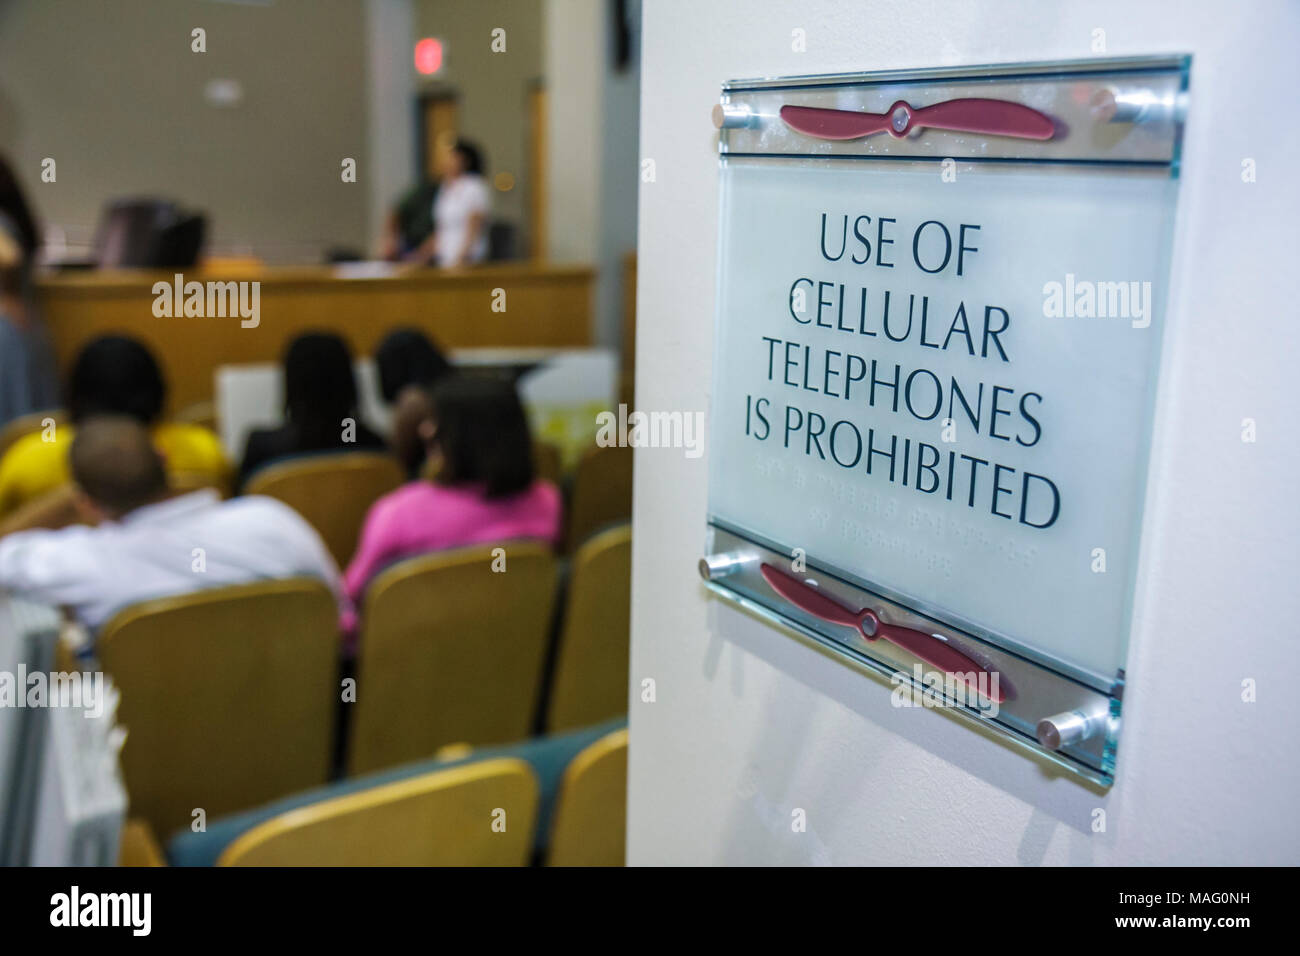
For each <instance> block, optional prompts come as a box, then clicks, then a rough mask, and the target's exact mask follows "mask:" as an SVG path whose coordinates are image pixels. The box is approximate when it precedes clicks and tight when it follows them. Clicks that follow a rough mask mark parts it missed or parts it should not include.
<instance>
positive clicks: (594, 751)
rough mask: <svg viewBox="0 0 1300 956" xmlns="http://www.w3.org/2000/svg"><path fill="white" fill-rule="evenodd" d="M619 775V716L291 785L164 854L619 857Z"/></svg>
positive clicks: (375, 860) (313, 862)
mask: <svg viewBox="0 0 1300 956" xmlns="http://www.w3.org/2000/svg"><path fill="white" fill-rule="evenodd" d="M626 781H627V729H626V726H625V724H624V721H623V720H622V719H621V718H620V719H618V720H614V721H607V722H603V723H601V724H598V725H596V726H593V727H590V728H583V729H581V730H577V731H571V732H569V733H565V734H557V735H553V736H549V737H542V738H538V739H535V740H530V741H525V742H523V743H521V744H517V745H512V746H506V747H494V748H489V749H486V750H482V751H479V752H476V753H473V754H471V755H468V756H465V757H461V758H458V759H455V760H439V759H437V758H434V759H432V760H424V761H420V762H418V763H412V764H407V765H404V766H401V767H398V768H394V769H392V770H389V771H385V772H383V773H378V774H373V775H369V776H366V777H363V778H356V779H350V780H346V781H343V782H340V783H336V784H333V785H331V786H328V787H323V788H318V789H315V790H311V791H307V792H304V793H299V794H294V795H293V796H291V797H288V798H285V799H282V800H278V801H275V802H274V803H271V804H268V805H266V806H262V807H258V808H257V809H255V810H251V811H247V812H244V813H239V814H235V815H232V816H229V817H225V818H223V819H219V820H215V821H211V822H210V823H209V824H208V825H207V826H206V827H205V828H204V829H203V830H201V831H194V830H186V831H183V832H181V833H179V834H177V835H176V836H174V837H173V838H172V839H171V840H170V841H169V843H168V846H167V854H166V855H167V860H168V861H169V862H170V863H172V864H173V865H176V866H212V865H217V866H489V865H497V866H522V865H526V864H528V863H529V862H533V861H537V862H545V863H546V864H548V865H551V866H617V865H621V864H622V862H623V856H624V832H625V816H626V793H627V782H626ZM140 862H144V861H140ZM150 862H155V861H150ZM156 862H161V860H158V861H156Z"/></svg>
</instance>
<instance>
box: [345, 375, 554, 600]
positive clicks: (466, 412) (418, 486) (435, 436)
mask: <svg viewBox="0 0 1300 956" xmlns="http://www.w3.org/2000/svg"><path fill="white" fill-rule="evenodd" d="M424 433H425V439H426V441H427V442H428V446H429V457H430V469H429V470H430V472H431V475H432V477H431V478H430V479H427V480H425V479H421V480H417V481H412V482H410V483H408V484H405V485H403V486H402V487H401V488H398V489H397V490H396V491H394V492H391V493H390V494H387V495H385V496H384V497H382V498H380V499H379V500H378V501H376V502H375V504H374V505H373V506H372V507H371V509H370V513H369V514H367V515H366V522H365V525H364V526H363V527H362V529H361V540H360V543H359V545H358V547H357V553H356V556H355V557H353V559H352V562H351V563H350V564H349V565H348V569H347V571H346V573H345V574H344V576H343V580H344V586H345V588H346V590H347V593H348V595H349V596H350V597H352V598H353V599H354V600H357V599H359V598H360V597H361V595H362V593H363V592H364V591H365V588H366V585H367V584H368V583H369V582H370V579H371V578H373V577H374V576H375V575H376V574H377V573H378V572H379V571H381V570H383V569H384V568H385V567H387V566H388V565H390V564H392V563H393V562H394V561H398V560H400V559H402V558H407V557H411V556H413V555H417V554H423V553H425V552H428V551H438V550H441V549H443V548H455V547H460V546H463V545H469V544H483V543H488V542H495V541H508V540H518V539H521V538H525V539H536V540H543V541H547V542H550V543H551V544H555V543H557V542H558V541H559V537H560V493H559V491H558V490H557V489H556V487H555V486H554V485H552V484H551V483H550V482H547V481H540V480H538V479H537V478H536V477H535V476H534V474H533V450H532V439H531V437H530V436H529V433H528V420H527V418H526V417H525V415H524V409H523V406H522V405H521V404H520V403H519V396H518V395H516V394H515V389H514V387H513V386H512V385H511V384H510V383H509V382H506V381H503V380H500V379H496V378H489V377H486V376H465V375H453V376H451V377H450V378H448V379H446V380H444V381H443V382H442V383H441V384H440V385H439V386H438V387H437V388H436V389H434V392H433V416H432V418H431V419H430V420H429V421H427V422H426V423H425V426H424Z"/></svg>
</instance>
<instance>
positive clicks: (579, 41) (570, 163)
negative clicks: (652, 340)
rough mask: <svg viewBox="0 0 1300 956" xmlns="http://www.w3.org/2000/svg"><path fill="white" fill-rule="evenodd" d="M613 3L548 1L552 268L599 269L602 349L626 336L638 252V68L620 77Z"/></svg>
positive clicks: (597, 304) (597, 309)
mask: <svg viewBox="0 0 1300 956" xmlns="http://www.w3.org/2000/svg"><path fill="white" fill-rule="evenodd" d="M610 13H611V12H610V4H609V3H608V2H607V0H546V5H545V8H544V28H543V34H544V41H543V43H544V60H545V70H546V84H547V90H548V94H549V95H548V102H547V110H548V111H549V113H548V116H547V128H546V152H547V157H546V166H547V213H546V215H547V236H546V254H547V258H549V259H551V260H553V261H555V262H572V263H580V264H583V265H594V266H595V267H596V269H597V276H596V288H595V302H594V306H593V309H594V326H595V327H594V328H593V329H592V332H593V334H594V337H595V342H596V344H598V345H608V346H616V345H618V343H619V336H620V334H621V329H622V305H623V297H622V278H623V276H622V269H623V257H624V256H625V255H626V254H627V253H629V252H632V251H633V250H634V249H635V248H636V241H637V237H636V188H637V154H636V144H637V119H638V101H639V92H640V91H639V85H638V82H639V72H638V71H639V64H638V62H637V59H638V58H637V57H636V55H635V54H634V56H633V60H632V64H631V65H630V66H629V68H628V69H627V70H626V71H624V72H622V73H618V72H615V70H614V66H613V63H612V55H611V48H612V33H611V30H612V25H611V15H610Z"/></svg>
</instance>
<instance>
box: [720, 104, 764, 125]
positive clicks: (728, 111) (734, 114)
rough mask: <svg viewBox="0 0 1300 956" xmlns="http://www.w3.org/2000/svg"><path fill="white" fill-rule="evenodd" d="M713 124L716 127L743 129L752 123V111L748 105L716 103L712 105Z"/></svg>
mask: <svg viewBox="0 0 1300 956" xmlns="http://www.w3.org/2000/svg"><path fill="white" fill-rule="evenodd" d="M713 125H714V126H715V127H717V128H718V129H744V128H745V127H746V126H752V125H754V112H753V110H751V109H750V108H749V107H748V106H733V105H732V104H730V103H717V104H715V105H714V107H713Z"/></svg>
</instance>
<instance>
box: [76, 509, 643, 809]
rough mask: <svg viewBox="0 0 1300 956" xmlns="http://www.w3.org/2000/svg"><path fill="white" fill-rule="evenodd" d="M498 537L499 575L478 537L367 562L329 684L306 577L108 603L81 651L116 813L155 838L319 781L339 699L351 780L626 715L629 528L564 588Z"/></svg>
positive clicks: (323, 628) (540, 555) (544, 562)
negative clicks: (113, 762)
mask: <svg viewBox="0 0 1300 956" xmlns="http://www.w3.org/2000/svg"><path fill="white" fill-rule="evenodd" d="M500 547H504V548H505V552H506V565H505V569H504V571H502V572H500V573H496V572H493V571H492V570H490V569H491V567H492V564H493V561H494V558H495V556H494V555H493V547H491V546H481V547H472V548H465V549H456V550H453V551H445V552H436V553H433V554H429V555H425V556H422V557H417V558H412V559H410V560H407V561H403V562H400V563H399V564H396V565H394V566H393V567H391V568H388V569H387V570H385V571H384V572H383V573H382V574H380V575H379V576H378V577H377V578H376V579H375V581H374V582H373V583H372V585H371V587H370V588H369V590H368V592H367V595H366V598H365V605H364V608H363V615H362V620H363V624H362V631H361V634H360V642H359V649H358V652H357V658H356V673H355V677H354V678H344V679H343V680H342V681H340V679H339V672H338V628H337V608H336V605H335V603H334V599H333V596H332V595H331V594H330V592H329V591H328V589H327V588H325V587H324V586H323V585H322V584H320V583H319V582H316V581H310V580H292V581H269V582H259V583H257V584H252V585H243V586H239V587H232V588H222V589H213V590H208V591H202V592H198V593H196V594H190V595H184V596H180V597H172V598H164V599H160V600H156V601H150V602H146V603H144V604H141V605H137V606H135V607H132V608H129V609H127V610H125V611H122V612H121V613H120V614H118V615H117V616H116V617H115V618H113V619H112V620H111V621H110V622H109V623H108V624H107V625H106V626H105V627H104V629H103V631H102V632H101V634H100V636H99V640H98V642H97V653H98V655H99V659H100V663H101V664H102V666H103V668H104V670H105V671H106V672H107V673H108V674H109V675H110V676H111V677H112V679H113V680H114V682H115V683H116V684H117V686H118V687H119V688H120V690H121V694H122V699H121V706H120V711H119V715H120V720H121V722H122V723H123V724H124V725H125V726H126V727H127V728H128V737H127V742H126V745H125V747H124V749H123V752H122V767H123V774H124V777H125V781H126V786H127V792H128V793H129V794H130V797H131V805H132V814H133V815H135V816H142V817H144V818H145V819H146V820H148V822H149V823H150V824H151V825H152V826H153V828H154V830H155V831H156V832H159V833H167V832H170V831H172V830H174V829H176V828H177V827H181V826H185V825H188V824H189V823H190V821H191V819H192V814H193V811H194V810H195V809H196V808H202V809H203V810H204V812H205V814H206V815H207V816H208V817H213V816H216V815H220V814H225V813H229V812H233V811H237V810H241V809H244V808H247V807H250V806H257V805H259V804H261V803H264V802H266V801H267V800H271V799H275V798H276V797H280V796H283V795H285V794H289V793H295V792H297V791H300V790H303V789H306V788H309V787H313V786H319V785H321V784H323V783H324V782H325V781H326V780H327V779H328V776H329V773H330V767H331V756H332V753H333V739H334V724H335V716H336V713H339V712H340V703H341V702H342V712H343V713H344V714H345V716H346V717H347V718H348V721H349V723H350V727H349V728H348V733H347V735H346V757H345V762H346V768H347V772H348V773H349V774H350V775H359V774H364V773H368V772H372V771H375V770H378V769H381V768H385V767H391V766H393V765H396V764H400V763H403V762H407V761H410V760H415V759H420V758H424V757H427V756H428V755H430V754H433V753H435V752H436V751H437V750H438V749H439V748H442V747H445V746H447V745H449V744H459V743H468V744H471V745H474V746H481V745H488V744H500V743H506V742H510V741H518V740H521V739H523V738H526V737H528V736H529V735H530V734H531V733H532V732H533V731H534V730H535V729H538V727H539V725H540V726H541V727H543V728H545V729H546V730H547V731H559V730H565V729H568V728H573V727H581V726H586V725H589V724H591V723H594V722H596V721H599V720H602V719H606V718H609V717H611V716H614V715H618V714H623V713H626V707H627V693H628V618H629V613H630V600H629V592H630V578H631V529H630V527H629V526H627V525H622V526H617V527H614V528H611V529H608V530H606V531H604V532H601V533H599V534H597V535H595V536H593V537H591V538H590V539H589V540H588V541H587V542H586V543H584V544H583V546H582V547H581V548H579V550H578V552H577V553H576V554H575V555H574V556H573V559H572V562H571V568H570V573H569V575H568V582H567V587H564V588H563V589H561V586H560V583H561V582H560V578H561V574H560V572H561V563H560V561H559V559H558V558H557V557H556V556H555V555H554V554H553V553H552V552H551V551H550V549H549V548H547V547H546V546H545V545H542V544H538V543H534V542H514V543H510V542H507V543H503V544H502V545H500ZM561 590H563V592H564V595H565V597H564V601H563V604H564V612H563V615H562V618H561V621H560V627H559V629H558V633H557V634H553V627H552V625H553V622H554V621H555V609H556V607H557V604H558V603H559V601H558V600H557V593H558V592H560V591H561ZM349 681H352V683H349ZM539 715H540V719H539Z"/></svg>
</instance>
